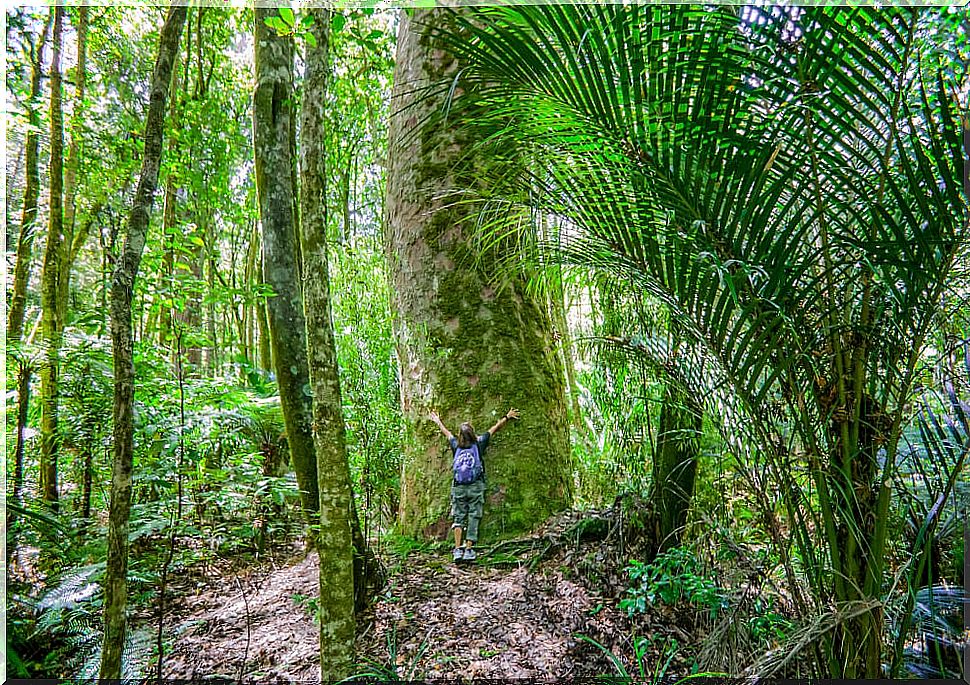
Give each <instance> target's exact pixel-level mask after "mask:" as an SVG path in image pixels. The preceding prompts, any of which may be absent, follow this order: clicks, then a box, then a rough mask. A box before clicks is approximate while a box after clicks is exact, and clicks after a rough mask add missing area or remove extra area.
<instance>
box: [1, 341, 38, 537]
mask: <svg viewBox="0 0 970 685" xmlns="http://www.w3.org/2000/svg"><path fill="white" fill-rule="evenodd" d="M33 373H34V368H33V366H32V365H31V363H30V362H29V361H27V360H22V361H21V362H20V376H19V378H18V379H17V446H16V448H15V451H14V467H13V501H14V503H15V504H16V505H17V506H19V507H22V506H23V504H24V495H23V493H24V446H25V442H26V430H27V410H28V408H29V407H30V377H31V376H32V375H33ZM7 531H8V533H9V536H10V537H9V540H8V548H7V553H8V554H10V555H13V554H15V553H16V549H17V534H18V532H19V531H18V530H17V515H16V514H15V513H14V512H13V511H12V510H10V511H8V512H7Z"/></svg>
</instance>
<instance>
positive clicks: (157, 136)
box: [98, 6, 187, 680]
mask: <svg viewBox="0 0 970 685" xmlns="http://www.w3.org/2000/svg"><path fill="white" fill-rule="evenodd" d="M186 12H187V10H186V8H185V7H177V6H173V7H172V8H171V9H169V11H168V15H167V17H166V19H165V23H164V25H163V26H162V31H161V35H160V37H159V43H158V58H157V60H156V62H155V71H154V73H153V75H152V82H151V90H150V92H149V101H148V102H149V104H148V116H147V117H146V122H145V151H144V155H143V157H142V168H141V175H140V177H139V180H138V188H137V189H136V191H135V197H134V200H133V201H132V205H131V212H130V214H129V215H128V233H127V235H126V236H125V242H124V246H123V247H122V249H121V254H120V255H119V258H118V262H117V266H116V267H115V271H114V276H113V278H112V281H111V347H112V357H113V359H114V410H113V417H114V461H113V463H112V467H111V503H110V505H109V508H108V558H107V568H106V570H105V578H104V591H105V596H104V642H103V647H102V650H101V668H100V671H99V674H98V678H99V679H108V680H119V679H120V678H121V673H122V670H121V660H122V652H123V650H124V644H125V631H126V626H127V617H126V608H127V604H128V577H127V572H128V519H129V515H130V513H131V489H132V467H133V457H134V447H135V445H134V434H135V428H134V404H135V363H134V335H133V331H132V307H131V304H132V295H133V293H134V290H135V278H136V276H137V274H138V266H139V264H140V263H141V257H142V252H143V251H144V249H145V241H146V239H147V236H148V224H149V217H150V216H151V210H152V205H153V203H154V198H155V190H156V189H157V187H158V169H159V167H160V166H161V158H162V137H163V132H164V123H165V101H166V98H167V97H168V92H169V84H170V82H171V80H172V63H173V61H174V57H175V53H176V52H178V44H179V38H180V37H181V34H182V26H183V25H184V23H185V15H186Z"/></svg>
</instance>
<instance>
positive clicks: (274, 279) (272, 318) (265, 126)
mask: <svg viewBox="0 0 970 685" xmlns="http://www.w3.org/2000/svg"><path fill="white" fill-rule="evenodd" d="M275 15H276V10H275V9H267V8H256V24H255V37H256V47H255V53H256V92H255V94H254V96H253V143H254V147H255V161H256V189H257V195H258V197H259V219H260V224H261V225H262V227H263V282H264V283H266V284H267V285H269V286H270V287H271V288H272V289H273V295H272V296H271V297H270V298H269V299H268V300H267V301H266V313H267V319H268V323H269V334H270V341H271V343H272V348H273V362H274V364H275V368H276V382H277V384H278V385H279V391H280V405H281V407H282V409H283V421H284V422H285V424H286V437H287V442H288V443H289V446H290V457H291V459H292V462H293V469H294V471H296V480H297V484H298V485H299V487H300V496H301V498H302V501H303V508H304V511H305V512H306V514H307V518H308V520H309V521H310V523H311V524H314V523H316V519H317V516H318V514H319V510H320V493H319V490H318V484H317V462H316V453H315V451H314V447H313V432H312V429H311V424H312V421H313V400H312V397H311V393H310V375H309V370H308V368H307V356H306V355H307V353H306V320H305V318H304V313H303V292H302V288H301V284H300V280H299V272H300V267H299V265H298V263H297V255H298V251H297V249H298V244H297V243H298V241H297V228H296V224H295V217H294V211H293V206H294V202H295V201H296V200H295V198H296V189H295V188H294V187H293V165H294V163H295V162H294V160H293V158H292V144H291V135H292V129H293V127H294V126H295V121H294V107H293V53H292V40H290V39H289V38H285V37H280V36H278V35H277V34H276V32H275V31H274V30H273V29H271V28H269V27H268V26H266V23H265V19H267V18H268V17H271V16H275Z"/></svg>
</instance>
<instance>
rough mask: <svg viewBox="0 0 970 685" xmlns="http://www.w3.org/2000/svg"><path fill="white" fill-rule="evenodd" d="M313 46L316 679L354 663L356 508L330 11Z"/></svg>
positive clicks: (305, 229) (310, 197) (310, 250)
mask: <svg viewBox="0 0 970 685" xmlns="http://www.w3.org/2000/svg"><path fill="white" fill-rule="evenodd" d="M309 14H310V16H312V17H313V19H314V21H313V24H312V26H311V31H312V35H313V36H314V38H315V39H316V46H312V45H310V44H307V47H306V55H305V59H304V62H305V64H306V68H305V71H304V77H303V79H304V80H303V103H302V107H301V110H300V124H301V125H300V191H301V192H300V205H301V208H300V209H301V211H300V214H301V219H302V220H301V222H300V227H301V234H302V236H301V237H302V247H303V250H302V253H303V273H304V275H305V278H304V282H303V297H304V302H305V305H306V330H307V344H308V347H307V359H308V361H309V367H310V385H311V387H312V389H313V439H314V444H315V446H316V457H317V475H318V478H319V484H320V531H319V533H318V535H317V540H316V542H317V550H318V551H319V553H320V674H321V680H322V681H323V682H326V681H328V680H329V681H333V680H340V679H342V678H346V677H347V676H349V675H350V674H351V673H352V672H353V666H354V634H355V621H354V553H353V539H352V536H351V520H352V515H351V514H352V509H353V506H354V502H353V498H352V490H351V484H350V466H349V464H348V463H347V445H346V438H345V431H344V416H343V407H342V405H341V399H340V376H339V372H338V367H337V348H336V343H335V342H334V332H333V318H332V314H331V309H330V274H329V264H328V258H327V206H326V198H327V193H326V178H327V176H326V149H325V147H324V141H325V140H326V111H325V107H326V102H327V97H326V95H327V71H328V69H329V65H328V62H329V40H330V10H328V9H324V8H315V9H311V10H309Z"/></svg>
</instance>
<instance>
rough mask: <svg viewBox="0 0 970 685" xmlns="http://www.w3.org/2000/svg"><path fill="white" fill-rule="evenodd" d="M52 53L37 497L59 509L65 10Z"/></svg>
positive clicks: (57, 17) (57, 13) (57, 16)
mask: <svg viewBox="0 0 970 685" xmlns="http://www.w3.org/2000/svg"><path fill="white" fill-rule="evenodd" d="M52 11H53V12H54V35H53V42H54V52H53V57H52V58H51V70H50V74H51V76H50V80H51V101H50V135H51V143H50V151H51V157H50V172H49V173H50V189H49V190H50V199H49V201H48V211H49V213H50V216H49V217H48V222H47V247H46V249H45V250H44V268H43V273H42V277H41V289H40V304H41V322H42V323H41V332H42V335H43V341H44V362H43V364H42V366H41V372H40V405H41V418H40V435H41V447H40V495H41V498H42V499H43V501H44V502H45V503H47V504H48V505H49V506H51V507H52V508H54V509H56V508H57V457H58V452H59V451H60V440H59V436H58V434H57V413H58V405H59V403H60V391H59V388H58V385H59V379H58V375H59V371H60V349H61V336H62V335H63V331H64V321H63V319H61V317H60V307H59V306H58V295H59V293H60V290H61V288H60V281H61V278H62V277H63V274H62V273H61V263H62V260H61V250H63V249H64V206H63V198H64V113H63V110H62V104H61V48H62V43H63V30H64V8H63V7H55V8H54V9H53V10H52Z"/></svg>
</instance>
